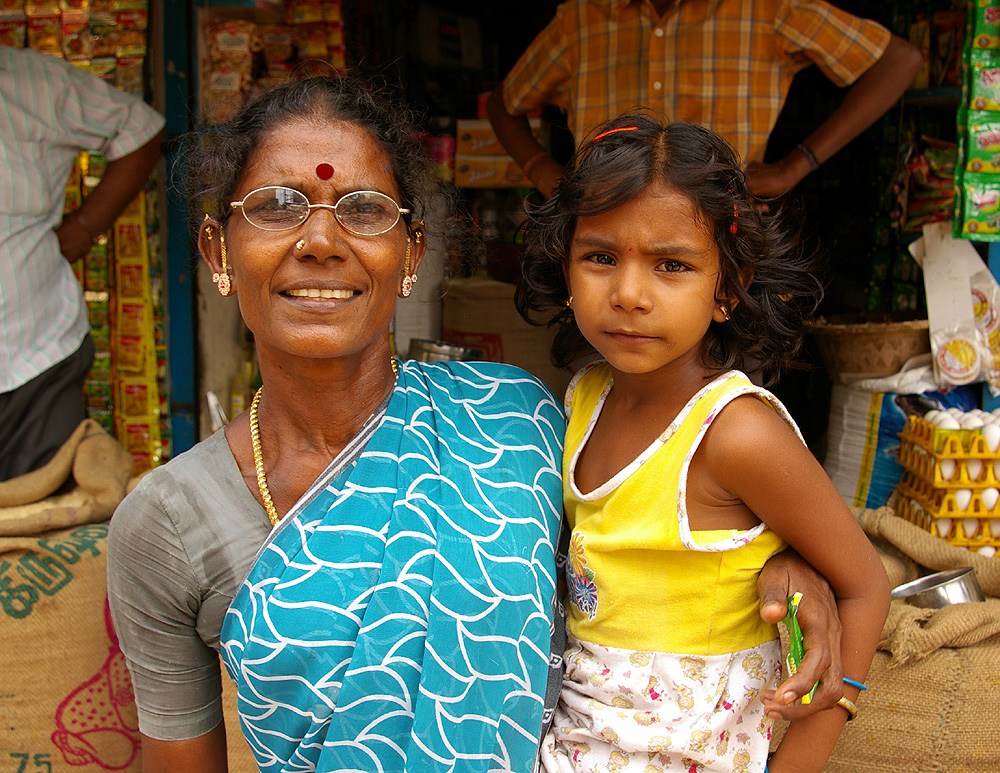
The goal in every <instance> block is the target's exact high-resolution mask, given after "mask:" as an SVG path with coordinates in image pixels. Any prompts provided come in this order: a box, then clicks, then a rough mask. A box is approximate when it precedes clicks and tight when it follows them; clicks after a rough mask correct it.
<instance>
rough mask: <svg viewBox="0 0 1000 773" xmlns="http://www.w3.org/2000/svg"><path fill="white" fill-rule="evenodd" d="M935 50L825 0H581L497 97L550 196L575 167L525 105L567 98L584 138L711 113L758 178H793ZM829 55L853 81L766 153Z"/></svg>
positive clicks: (900, 87)
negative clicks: (799, 92) (548, 144)
mask: <svg viewBox="0 0 1000 773" xmlns="http://www.w3.org/2000/svg"><path fill="white" fill-rule="evenodd" d="M920 63H921V54H920V52H919V50H917V49H916V48H915V47H914V46H912V45H910V44H909V43H908V42H906V41H905V40H903V39H902V38H899V37H897V36H895V35H892V34H891V33H890V32H889V31H888V30H887V29H885V28H884V27H882V26H881V25H879V24H876V23H875V22H873V21H869V20H866V19H859V18H857V17H855V16H852V15H850V14H848V13H845V12H844V11H841V10H839V9H837V8H835V7H833V6H832V5H830V4H829V3H827V2H824V1H823V0H567V2H564V3H563V4H562V5H560V6H559V7H558V8H557V10H556V15H555V18H554V19H553V20H552V21H551V22H550V23H549V25H548V26H547V27H546V28H545V29H544V30H543V31H542V32H541V33H540V34H539V35H538V36H537V37H536V38H535V40H534V41H533V42H532V43H531V45H530V46H529V47H528V49H527V51H525V53H524V54H523V55H522V56H521V58H520V59H519V60H518V61H517V63H516V64H515V65H514V67H513V69H512V70H511V72H510V73H509V74H508V75H507V77H506V78H505V79H504V81H503V84H502V85H501V86H500V87H499V88H497V89H496V90H495V91H494V92H493V93H492V94H491V95H490V99H489V101H488V112H489V117H490V120H491V122H492V124H493V128H494V130H495V131H496V134H497V137H498V138H499V140H500V142H501V144H502V145H503V146H504V148H506V150H507V152H508V153H510V155H511V156H513V157H514V160H515V161H517V162H518V164H520V165H521V168H522V169H524V171H525V174H526V175H527V176H528V178H529V179H530V180H531V181H532V183H533V184H534V185H535V186H536V187H537V188H538V189H539V190H540V191H541V192H542V193H543V194H545V195H546V196H549V195H551V193H552V188H553V187H554V185H555V183H556V181H557V180H558V179H559V175H560V174H561V172H562V167H561V166H560V165H559V164H558V163H557V162H556V161H555V160H554V159H552V157H551V156H549V155H548V153H546V152H545V151H544V149H543V148H542V146H541V145H540V144H539V143H538V142H537V141H536V140H535V138H534V137H533V136H532V134H531V131H530V129H529V127H528V123H527V119H526V118H525V117H524V114H525V113H528V112H530V111H533V110H537V109H538V108H540V107H541V106H542V105H543V104H546V103H551V104H554V105H556V106H558V107H561V108H562V109H564V110H566V111H567V116H568V122H569V128H570V130H571V131H572V132H573V134H574V137H575V138H576V140H577V142H578V143H579V142H580V141H582V140H584V139H586V138H587V136H588V134H590V133H591V130H592V129H593V128H594V127H595V126H597V125H598V124H600V123H601V122H603V121H605V120H607V119H609V118H614V117H616V116H618V115H620V114H622V113H625V112H628V111H630V110H635V109H636V108H639V107H645V108H649V109H652V110H654V111H656V112H658V113H660V114H662V116H664V117H666V118H668V119H670V120H679V121H688V122H691V123H697V124H701V125H702V126H705V127H707V128H709V129H712V130H713V131H715V132H717V133H719V134H721V135H722V136H723V137H725V138H726V139H727V140H728V141H729V142H730V143H731V144H732V145H733V146H734V147H735V148H736V150H737V151H738V152H739V154H740V157H741V158H742V159H743V163H744V165H745V169H746V171H747V175H748V182H749V185H750V188H751V191H753V192H754V193H756V194H757V195H763V196H772V195H778V194H781V193H784V192H785V191H788V190H790V189H791V188H793V187H794V186H795V185H796V184H797V183H798V182H799V181H800V180H801V179H802V178H803V177H805V176H806V175H807V174H809V172H810V171H812V170H813V169H816V168H817V167H818V166H819V164H820V163H822V162H823V161H825V160H826V159H828V158H830V156H832V155H833V154H834V153H836V152H837V151H838V150H840V149H841V148H842V147H843V146H844V145H846V144H847V143H848V142H849V141H850V140H852V139H853V138H854V137H856V136H857V135H858V134H860V133H861V132H862V131H864V129H866V128H867V127H868V126H870V125H871V124H872V123H874V121H875V120H877V119H878V118H879V117H880V116H881V115H882V114H883V113H885V111H886V110H888V109H889V108H890V107H891V106H892V104H893V103H894V102H895V101H896V100H897V99H899V97H900V96H901V95H902V93H903V92H904V91H905V90H906V88H907V86H908V85H909V84H910V82H911V81H912V80H913V76H914V75H915V74H916V72H917V70H918V69H919V67H920ZM810 64H816V65H817V66H818V67H819V68H820V69H821V70H822V71H823V73H824V74H825V75H826V76H827V77H828V78H830V80H831V81H833V82H834V83H836V84H837V85H839V86H844V87H847V86H850V88H849V89H848V91H847V93H846V94H845V97H844V100H843V102H842V103H841V105H840V106H839V107H838V108H837V109H836V110H835V111H834V112H833V113H832V114H831V115H830V116H829V117H828V118H827V119H826V120H825V121H824V122H823V123H822V124H821V125H820V126H818V127H817V128H816V129H815V131H813V132H812V133H811V134H810V135H809V136H808V137H805V138H803V139H802V142H801V143H800V144H799V146H798V148H796V150H794V151H792V152H791V153H790V154H789V155H788V156H787V157H785V158H783V159H781V160H780V161H778V162H776V163H770V164H764V163H763V157H764V150H765V147H766V145H767V140H768V136H769V135H770V133H771V130H772V129H773V128H774V125H775V122H776V121H777V119H778V114H779V113H780V112H781V108H782V106H783V105H784V102H785V98H786V97H787V95H788V90H789V88H790V86H791V83H792V78H793V77H794V75H795V74H796V73H797V72H798V71H799V70H801V69H803V68H804V67H807V66H809V65H810Z"/></svg>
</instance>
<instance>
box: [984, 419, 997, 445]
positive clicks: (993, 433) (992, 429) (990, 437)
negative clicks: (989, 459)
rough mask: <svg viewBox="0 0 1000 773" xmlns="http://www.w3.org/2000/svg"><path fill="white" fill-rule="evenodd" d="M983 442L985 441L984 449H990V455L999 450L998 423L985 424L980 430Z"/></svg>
mask: <svg viewBox="0 0 1000 773" xmlns="http://www.w3.org/2000/svg"><path fill="white" fill-rule="evenodd" d="M982 435H983V440H984V441H986V447H987V448H989V449H990V453H996V450H997V448H1000V423H998V422H991V423H989V424H987V425H986V426H985V427H983V429H982Z"/></svg>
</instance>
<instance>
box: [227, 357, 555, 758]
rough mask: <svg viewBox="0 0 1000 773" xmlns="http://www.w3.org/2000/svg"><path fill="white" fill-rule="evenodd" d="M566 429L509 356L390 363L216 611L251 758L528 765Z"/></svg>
mask: <svg viewBox="0 0 1000 773" xmlns="http://www.w3.org/2000/svg"><path fill="white" fill-rule="evenodd" d="M563 431H564V419H563V415H562V411H561V410H560V408H559V406H558V404H557V403H556V401H555V400H554V399H553V397H552V395H551V393H549V392H548V390H546V389H545V388H544V387H543V386H542V385H541V384H540V383H539V382H538V381H537V380H536V379H534V378H533V377H531V376H529V375H528V374H527V373H525V372H524V371H521V370H519V369H517V368H513V367H511V366H507V365H499V364H495V363H460V362H448V363H434V364H432V363H419V362H406V363H401V368H400V373H399V378H398V381H397V383H396V388H395V390H394V392H393V394H392V395H391V397H390V399H389V402H388V405H387V407H386V410H385V413H384V415H378V414H377V415H376V416H374V417H373V418H372V419H371V420H370V421H369V424H368V425H366V427H365V428H364V429H363V430H362V431H361V432H360V433H359V435H358V437H357V438H356V439H355V441H354V442H353V443H352V445H351V446H349V447H348V448H346V449H345V450H344V451H343V453H342V454H341V455H340V456H339V457H338V458H337V459H336V460H335V461H334V462H333V464H331V466H330V467H329V468H328V469H327V470H326V472H325V473H324V474H323V475H322V476H321V477H320V478H319V479H318V480H317V481H316V482H315V483H314V484H313V485H312V487H311V488H310V490H309V491H308V492H307V493H306V494H305V495H304V496H303V498H302V499H301V500H300V501H299V503H298V504H297V505H296V506H295V507H294V508H293V509H292V511H291V512H290V513H289V514H288V515H287V516H286V517H285V518H284V519H283V520H282V522H281V523H280V524H279V525H278V527H277V528H276V529H275V530H274V531H273V532H272V533H271V535H270V537H269V538H268V541H267V542H266V543H265V545H264V546H263V547H262V548H261V551H260V553H259V554H258V556H257V559H256V562H255V564H254V566H253V568H252V569H251V570H250V574H249V576H248V577H247V579H246V580H245V582H244V583H243V586H242V587H241V589H240V590H239V592H238V593H237V596H236V598H235V599H234V600H233V603H232V605H231V606H230V608H229V611H228V612H227V614H226V619H225V623H224V625H223V629H222V650H223V659H224V661H225V664H226V667H227V669H228V670H229V673H230V675H231V676H232V677H233V679H234V680H235V682H236V684H237V686H238V691H239V711H240V721H241V724H242V728H243V732H244V735H245V736H246V738H247V740H248V742H249V744H250V746H251V748H252V749H253V751H254V753H255V755H256V757H257V762H258V765H259V766H260V769H261V770H262V771H269V772H270V771H274V772H277V771H313V770H317V771H334V770H337V771H340V770H350V771H355V770H357V771H403V770H406V771H414V773H424V772H425V771H428V772H429V771H460V772H461V773H472V772H473V771H492V770H511V771H521V772H522V773H527V771H530V770H532V767H533V765H534V761H535V754H536V746H537V744H538V739H539V735H540V728H541V724H542V714H543V697H544V695H545V688H546V680H547V677H548V671H549V657H550V635H551V629H552V623H553V619H552V605H553V600H554V594H555V588H556V576H555V559H554V546H555V541H556V535H557V531H558V527H559V521H560V515H561V512H562V486H561V478H560V469H561V467H560V464H561V461H560V460H561V456H562V441H563ZM560 654H561V653H560Z"/></svg>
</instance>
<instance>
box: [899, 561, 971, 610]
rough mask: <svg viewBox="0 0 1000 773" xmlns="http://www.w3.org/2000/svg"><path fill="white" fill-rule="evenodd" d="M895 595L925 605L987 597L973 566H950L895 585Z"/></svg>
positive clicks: (964, 601)
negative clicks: (950, 567)
mask: <svg viewBox="0 0 1000 773" xmlns="http://www.w3.org/2000/svg"><path fill="white" fill-rule="evenodd" d="M892 598H894V599H903V600H904V601H906V603H907V604H912V605H913V606H915V607H923V608H924V609H940V608H941V607H946V606H948V605H949V604H966V603H969V602H972V601H984V600H985V599H984V596H983V591H982V589H981V588H980V587H979V581H978V580H977V579H976V570H975V569H973V568H972V567H964V568H960V569H948V570H947V571H944V572H936V573H934V574H929V575H927V576H926V577H921V578H919V579H916V580H913V581H912V582H908V583H905V584H903V585H900V586H898V587H896V588H893V590H892Z"/></svg>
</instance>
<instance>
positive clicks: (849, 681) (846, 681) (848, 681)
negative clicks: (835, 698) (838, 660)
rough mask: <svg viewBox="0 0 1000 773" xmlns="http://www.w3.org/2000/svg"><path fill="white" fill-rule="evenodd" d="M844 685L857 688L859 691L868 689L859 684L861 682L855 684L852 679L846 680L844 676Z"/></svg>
mask: <svg viewBox="0 0 1000 773" xmlns="http://www.w3.org/2000/svg"><path fill="white" fill-rule="evenodd" d="M844 684H849V685H851V687H857V688H858V689H859V690H867V689H868V686H867V685H864V684H861V682H856V681H854V680H853V679H848V678H847V677H846V676H845V677H844Z"/></svg>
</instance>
